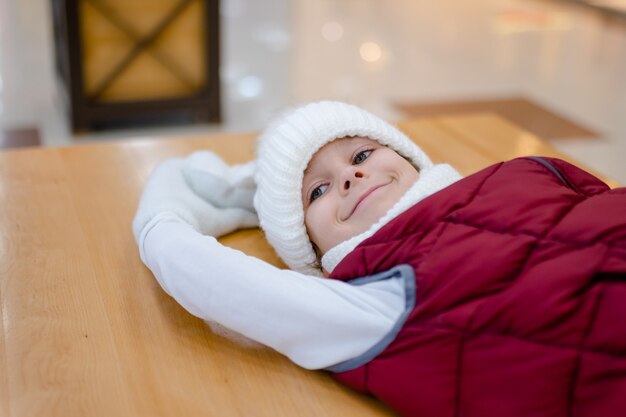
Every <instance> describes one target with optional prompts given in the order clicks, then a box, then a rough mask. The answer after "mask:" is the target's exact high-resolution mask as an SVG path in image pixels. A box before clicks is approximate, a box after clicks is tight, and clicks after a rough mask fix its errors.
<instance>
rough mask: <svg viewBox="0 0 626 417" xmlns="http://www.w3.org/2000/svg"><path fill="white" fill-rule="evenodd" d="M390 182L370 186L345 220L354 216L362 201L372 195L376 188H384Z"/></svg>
mask: <svg viewBox="0 0 626 417" xmlns="http://www.w3.org/2000/svg"><path fill="white" fill-rule="evenodd" d="M388 184H389V183H387V184H381V185H377V186H375V187H372V188H370V189H369V190H367V191H366V192H364V193H363V195H362V196H361V197H359V200H358V201H357V202H356V204H355V205H354V207H352V210H350V214H348V216H347V217H346V218H345V219H344V221H345V220H348V219H349V218H350V217H352V215H353V214H354V212H355V211H356V210H357V208H359V206H360V205H361V203H362V202H363V201H365V199H366V198H367V197H369V196H370V195H371V194H372V193H373V192H374V191H376V190H378V189H379V188H382V187H384V186H386V185H388Z"/></svg>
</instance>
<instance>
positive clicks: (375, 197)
mask: <svg viewBox="0 0 626 417" xmlns="http://www.w3.org/2000/svg"><path fill="white" fill-rule="evenodd" d="M417 177H418V173H417V170H416V169H415V167H414V166H413V165H411V164H410V163H409V162H408V161H407V160H406V159H404V158H403V157H401V156H400V155H398V154H397V153H396V152H395V151H393V150H391V149H389V148H387V147H386V146H383V145H381V144H380V143H378V142H376V141H373V140H370V139H367V138H362V137H354V138H343V139H337V140H335V141H333V142H330V143H329V144H327V145H325V146H324V147H322V148H321V149H320V150H319V151H318V152H317V153H316V154H315V155H314V156H313V158H312V159H311V162H310V163H309V166H308V167H307V169H306V170H305V172H304V179H303V182H302V204H303V207H304V223H305V225H306V228H307V232H308V233H309V237H310V238H311V239H312V240H313V242H314V243H315V244H316V245H317V246H318V248H319V250H320V251H321V252H322V254H324V253H326V252H327V251H328V250H329V249H331V248H333V247H334V246H336V245H338V244H339V243H341V242H343V241H345V240H347V239H349V238H351V237H353V236H356V235H358V234H360V233H362V232H364V231H366V230H367V229H369V228H370V226H372V225H373V224H374V223H376V221H378V220H379V219H380V218H381V217H382V216H384V215H385V213H387V211H388V210H389V209H390V208H391V207H393V206H394V204H395V203H396V202H397V201H398V200H399V199H400V197H402V196H403V195H404V194H405V193H406V191H407V190H408V189H409V188H410V187H411V186H412V185H413V184H414V183H415V181H416V180H417Z"/></svg>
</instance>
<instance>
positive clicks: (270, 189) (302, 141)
mask: <svg viewBox="0 0 626 417" xmlns="http://www.w3.org/2000/svg"><path fill="white" fill-rule="evenodd" d="M351 136H361V137H366V138H369V139H372V140H375V141H377V142H379V143H381V144H382V145H386V146H388V147H389V148H391V149H393V150H394V151H396V152H397V153H398V154H400V155H402V156H403V157H405V158H408V160H409V161H411V162H412V163H413V165H414V166H416V167H417V168H418V169H419V170H420V171H423V170H425V169H428V168H431V167H432V166H433V163H432V162H431V161H430V159H429V158H428V156H426V154H425V153H424V152H423V151H422V150H421V149H420V148H419V147H418V146H417V145H416V144H415V143H414V142H413V141H411V140H410V139H409V138H408V137H407V136H406V135H404V134H403V133H402V132H400V131H399V130H398V129H397V128H395V127H394V126H392V125H390V124H389V123H387V122H385V121H384V120H382V119H380V118H379V117H376V116H374V115H373V114H371V113H369V112H367V111H365V110H363V109H360V108H358V107H356V106H353V105H350V104H346V103H340V102H335V101H321V102H317V103H311V104H308V105H305V106H303V107H300V108H298V109H296V110H293V111H291V112H288V113H286V114H285V115H284V116H282V117H279V118H278V119H276V120H275V121H274V122H273V123H272V124H270V126H269V127H268V128H267V129H266V130H265V132H263V134H262V135H261V136H260V138H259V144H258V165H257V172H256V177H255V180H256V183H257V191H256V194H255V196H254V206H255V208H256V211H257V213H258V215H259V220H260V224H261V228H262V229H263V230H264V232H265V235H266V237H267V240H268V241H269V243H270V244H271V245H272V246H273V247H274V249H275V250H276V252H277V253H278V255H279V256H280V257H281V258H282V259H283V261H284V262H285V263H286V264H287V265H288V266H289V267H290V268H291V269H294V270H296V271H299V272H302V273H305V274H309V275H321V272H320V271H319V270H318V269H316V268H315V267H313V265H314V264H315V261H316V255H315V252H314V250H313V246H312V245H311V242H310V239H309V236H308V234H307V231H306V227H305V225H304V208H303V206H302V197H301V192H302V191H301V190H302V179H303V176H304V170H305V169H306V168H307V166H308V164H309V161H310V160H311V158H312V157H313V155H314V154H315V153H316V152H317V151H318V150H319V149H320V148H321V147H322V146H324V145H325V144H327V143H329V142H331V141H333V140H335V139H339V138H343V137H351Z"/></svg>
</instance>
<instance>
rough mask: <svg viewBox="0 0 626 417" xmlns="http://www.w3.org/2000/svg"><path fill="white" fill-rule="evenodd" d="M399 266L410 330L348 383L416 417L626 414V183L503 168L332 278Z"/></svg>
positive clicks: (543, 164) (529, 165)
mask: <svg viewBox="0 0 626 417" xmlns="http://www.w3.org/2000/svg"><path fill="white" fill-rule="evenodd" d="M401 264H406V265H409V266H410V267H411V268H412V270H411V269H409V271H412V272H414V280H415V286H414V287H415V293H414V296H415V304H414V307H412V309H411V310H410V311H409V312H408V316H407V318H406V321H405V322H404V325H403V326H402V327H401V330H399V333H398V334H397V336H396V337H395V338H394V339H393V340H392V341H391V342H390V343H389V344H388V345H387V346H386V347H383V349H381V350H382V353H380V354H378V355H377V356H376V357H375V358H374V359H372V360H369V361H368V362H367V363H365V364H364V365H360V366H358V367H357V368H355V369H351V370H348V371H344V372H339V373H336V374H335V376H336V378H337V379H339V380H340V381H342V382H344V383H346V384H347V385H349V386H351V387H353V388H355V389H357V390H359V391H362V392H366V393H371V394H373V395H375V396H376V397H378V398H380V399H382V400H383V401H384V402H386V403H387V404H389V405H390V406H391V407H392V408H393V409H395V410H396V411H398V412H399V413H400V414H401V415H404V416H415V417H428V416H437V417H447V416H463V417H490V416H494V417H496V416H497V417H503V416H506V417H516V416H520V417H522V416H523V417H528V416H551V417H552V416H577V417H578V416H579V417H610V416H616V417H617V416H620V417H621V416H625V415H626V188H619V189H614V190H610V189H609V188H608V187H607V186H606V185H605V184H604V183H602V182H601V181H600V180H598V179H597V178H595V177H593V176H591V175H590V174H588V173H586V172H584V171H582V170H580V169H578V168H576V167H574V166H573V165H570V164H568V163H566V162H564V161H561V160H557V159H549V158H520V159H515V160H513V161H510V162H506V163H501V164H497V165H494V166H491V167H489V168H486V169H484V170H482V171H480V172H478V173H476V174H474V175H471V176H469V177H466V178H464V179H462V180H460V181H459V182H457V183H455V184H453V185H451V186H450V187H447V188H446V189H444V190H442V191H440V192H438V193H436V194H434V195H432V196H430V197H428V198H427V199H425V200H423V201H421V202H419V203H418V204H416V205H415V206H413V207H412V208H411V209H409V210H408V211H406V212H404V213H403V214H402V215H400V216H399V217H397V218H395V219H394V220H392V221H391V222H390V223H388V224H387V225H386V226H384V227H383V228H382V229H381V230H379V231H378V232H377V233H376V234H375V235H374V236H372V237H370V238H369V239H367V240H366V241H364V242H363V243H361V244H360V245H359V246H358V247H357V248H356V249H355V250H354V251H353V252H351V253H350V254H349V255H348V256H347V257H346V258H345V259H344V260H343V261H342V262H341V263H340V264H339V265H338V266H337V268H335V270H334V271H333V273H332V276H331V278H335V279H339V280H343V281H350V280H351V279H353V278H354V277H362V276H367V275H371V274H376V273H379V272H381V271H387V270H389V269H391V268H393V267H394V266H397V265H401ZM411 275H412V274H411Z"/></svg>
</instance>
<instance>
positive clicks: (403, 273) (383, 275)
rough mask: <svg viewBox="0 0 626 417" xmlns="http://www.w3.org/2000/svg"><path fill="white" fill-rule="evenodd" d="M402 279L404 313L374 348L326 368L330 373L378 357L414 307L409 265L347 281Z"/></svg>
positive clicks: (363, 363)
mask: <svg viewBox="0 0 626 417" xmlns="http://www.w3.org/2000/svg"><path fill="white" fill-rule="evenodd" d="M393 278H398V279H404V295H405V308H404V312H403V313H402V314H401V315H400V317H399V318H398V320H397V321H396V323H395V324H394V326H393V327H392V329H391V330H390V331H389V333H387V334H386V335H385V336H384V337H383V338H382V339H381V340H379V341H378V342H377V343H376V344H375V345H374V346H372V347H371V348H369V349H368V350H367V351H365V353H362V354H361V355H359V356H357V357H355V358H352V359H348V360H347V361H344V362H340V363H338V364H336V365H333V366H330V367H328V368H326V370H327V371H330V372H346V371H350V370H352V369H355V368H358V367H359V366H362V365H365V364H366V363H368V362H369V361H371V360H372V359H374V358H375V357H376V356H378V355H380V354H381V353H382V352H383V351H384V350H385V349H386V348H387V346H389V345H390V344H391V342H393V341H394V339H395V338H396V336H398V333H400V330H401V329H402V327H403V326H404V323H405V322H406V320H407V318H408V317H409V314H410V313H411V311H412V310H413V307H415V271H414V270H413V268H412V267H411V266H409V265H406V264H405V265H398V266H394V267H393V268H391V269H389V270H387V271H384V272H379V273H377V274H374V275H368V276H365V277H361V278H356V279H353V280H350V281H347V282H348V284H351V285H365V284H369V283H371V282H375V281H382V280H385V279H393Z"/></svg>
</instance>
